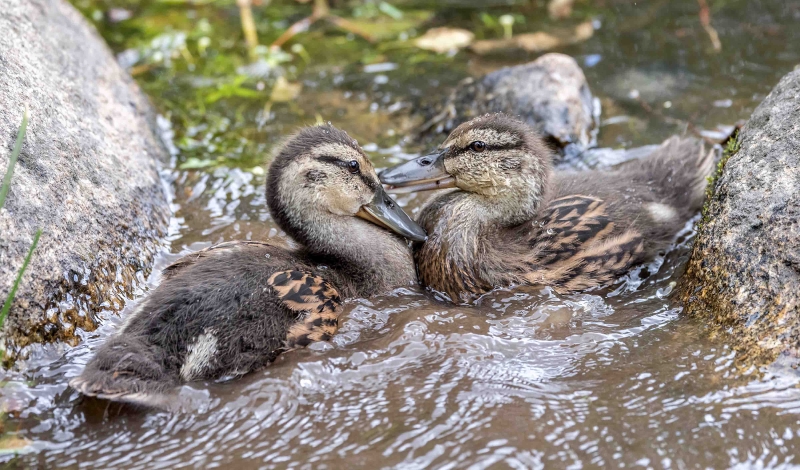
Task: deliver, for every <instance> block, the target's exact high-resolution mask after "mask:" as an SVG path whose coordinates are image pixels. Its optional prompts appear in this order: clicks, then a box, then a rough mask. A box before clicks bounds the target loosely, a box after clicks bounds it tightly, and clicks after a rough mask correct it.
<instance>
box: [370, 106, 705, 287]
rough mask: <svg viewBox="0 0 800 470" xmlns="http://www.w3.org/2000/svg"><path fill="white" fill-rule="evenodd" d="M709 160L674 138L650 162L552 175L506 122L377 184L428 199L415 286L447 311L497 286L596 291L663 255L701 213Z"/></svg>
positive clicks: (694, 144) (473, 131)
mask: <svg viewBox="0 0 800 470" xmlns="http://www.w3.org/2000/svg"><path fill="white" fill-rule="evenodd" d="M713 164H714V159H713V152H712V153H706V152H705V150H704V148H703V144H702V142H701V141H699V140H697V139H693V138H678V137H673V138H671V139H669V140H667V141H666V142H664V143H663V144H662V145H661V146H660V147H659V148H658V149H657V150H655V151H654V152H653V153H652V154H651V155H649V156H648V157H646V158H644V159H641V160H636V161H631V162H627V163H625V164H622V165H620V166H618V167H616V168H614V169H611V170H607V171H600V170H594V171H582V172H559V173H554V172H553V169H552V151H551V150H550V149H549V148H548V147H547V145H546V144H545V143H544V141H543V140H542V138H541V137H540V136H539V135H538V134H537V133H536V131H535V130H534V129H533V128H531V127H530V126H528V125H527V124H525V123H523V122H521V121H518V120H516V119H514V118H512V117H509V116H507V115H503V114H494V115H486V116H483V117H479V118H475V119H473V120H471V121H469V122H466V123H464V124H461V125H460V126H459V127H458V128H456V129H455V130H454V131H453V132H452V133H451V134H450V135H449V136H448V137H447V139H446V140H445V141H444V143H443V144H442V145H441V146H440V147H439V149H438V150H436V151H435V152H433V153H431V154H429V155H424V156H422V157H419V158H417V159H415V160H412V161H409V162H406V163H403V164H401V165H398V166H396V167H393V168H390V169H388V170H386V171H384V172H382V173H381V175H380V177H381V181H382V182H383V183H385V184H388V185H393V186H395V187H405V188H406V190H429V189H443V188H457V189H455V190H450V191H447V192H445V193H443V194H440V195H436V196H434V197H433V198H432V199H431V200H430V201H428V203H427V205H426V206H425V207H423V208H422V210H421V212H420V215H419V217H418V222H419V223H420V225H422V227H423V228H424V229H425V230H426V231H427V232H428V240H427V241H426V242H424V243H416V244H415V247H414V257H415V260H416V263H417V269H418V273H419V276H420V280H421V281H422V283H423V284H425V285H426V286H428V287H431V288H433V289H435V290H437V291H440V292H444V293H446V294H448V296H449V297H450V298H451V299H452V300H454V301H468V300H471V299H472V298H473V297H474V296H475V295H480V294H483V293H485V292H487V291H489V290H491V289H492V288H494V287H498V286H508V285H512V284H533V285H548V286H552V287H553V288H554V289H555V290H557V291H559V292H575V291H582V290H585V289H589V288H592V287H598V286H604V285H608V284H610V283H611V282H612V281H614V280H615V279H617V278H618V277H620V276H621V275H623V274H625V273H626V272H627V271H628V270H629V269H630V268H631V267H632V266H633V265H635V264H638V263H641V262H643V261H645V260H647V259H648V258H650V257H652V256H654V254H655V253H656V252H657V251H659V250H663V249H665V248H666V247H668V245H669V243H670V242H671V240H672V239H673V237H674V236H675V234H676V233H677V232H678V231H679V230H680V229H681V228H682V227H683V226H684V225H685V224H686V222H687V221H688V220H689V219H690V218H691V217H692V216H693V215H694V214H696V213H697V211H698V210H699V209H700V207H701V205H702V203H703V198H704V190H705V185H706V179H705V177H706V176H707V175H709V174H710V173H711V170H712V168H713Z"/></svg>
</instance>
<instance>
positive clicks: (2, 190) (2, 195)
mask: <svg viewBox="0 0 800 470" xmlns="http://www.w3.org/2000/svg"><path fill="white" fill-rule="evenodd" d="M27 130H28V110H27V109H26V110H25V113H24V114H23V115H22V124H20V126H19V131H17V141H16V142H15V143H14V150H12V151H11V158H9V159H8V169H7V170H6V174H5V176H4V177H3V185H2V186H1V187H0V209H2V208H3V204H5V202H6V195H7V194H8V190H9V189H10V188H11V176H12V175H13V174H14V166H16V164H17V158H19V153H20V152H21V151H22V142H23V141H24V140H25V133H26V132H27ZM0 325H2V323H0Z"/></svg>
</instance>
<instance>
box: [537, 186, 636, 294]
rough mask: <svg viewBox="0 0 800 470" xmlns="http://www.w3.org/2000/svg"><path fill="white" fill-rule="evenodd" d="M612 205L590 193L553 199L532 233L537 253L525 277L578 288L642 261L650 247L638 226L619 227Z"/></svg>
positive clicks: (605, 279) (564, 288)
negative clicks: (643, 239) (612, 215)
mask: <svg viewBox="0 0 800 470" xmlns="http://www.w3.org/2000/svg"><path fill="white" fill-rule="evenodd" d="M606 209H607V207H606V204H605V203H604V202H603V201H602V200H600V199H598V198H594V197H590V196H582V195H571V196H566V197H563V198H559V199H556V200H554V201H552V202H551V203H550V204H549V205H548V206H547V208H546V209H545V212H544V214H543V217H542V218H541V219H540V220H539V221H538V225H539V230H536V231H535V232H534V235H533V237H532V238H531V241H530V246H531V253H532V255H533V259H532V260H531V261H530V262H529V263H528V265H529V266H530V271H528V272H526V273H525V274H524V276H523V277H524V278H525V280H526V281H528V282H530V283H532V284H546V285H550V286H553V287H554V288H556V289H557V290H559V291H563V292H568V291H578V290H583V289H588V288H590V287H595V286H600V285H604V284H607V283H608V282H610V281H613V280H614V279H616V278H617V277H618V276H620V275H622V274H623V273H624V272H626V271H627V270H628V269H630V267H631V266H632V265H633V264H634V263H636V262H638V261H639V258H640V255H641V254H642V252H643V249H644V248H643V241H642V237H641V235H640V234H639V233H638V232H637V231H635V230H632V229H629V230H624V231H620V232H619V233H615V225H614V222H613V221H612V220H611V218H610V217H609V215H608V212H607V210H606Z"/></svg>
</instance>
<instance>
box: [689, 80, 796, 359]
mask: <svg viewBox="0 0 800 470" xmlns="http://www.w3.org/2000/svg"><path fill="white" fill-rule="evenodd" d="M739 143H740V148H739V150H738V152H736V153H735V154H734V155H732V156H731V157H730V158H729V159H728V161H727V163H726V164H725V166H724V170H723V171H722V174H721V176H720V178H719V180H718V183H717V186H716V191H715V192H714V195H713V197H712V198H711V199H710V201H708V203H707V207H706V213H705V216H704V221H703V222H702V227H701V228H700V230H699V234H698V237H697V241H696V242H695V246H694V251H693V252H692V256H691V260H690V262H689V265H688V268H687V272H686V276H685V279H684V281H685V284H684V286H683V287H682V297H683V299H684V301H685V305H686V310H687V311H688V312H689V313H690V314H693V315H697V316H702V317H703V318H706V319H708V320H710V322H711V323H712V324H714V325H718V326H719V327H721V328H722V329H724V330H725V331H726V332H729V333H730V335H731V337H732V338H734V339H735V340H736V343H737V346H738V348H739V349H741V350H742V351H745V352H746V355H745V356H744V357H746V358H751V359H753V360H758V361H764V360H766V361H772V360H773V359H775V358H777V357H779V356H781V355H782V356H783V357H784V358H785V359H787V360H788V362H790V363H795V364H796V363H797V362H796V359H797V358H798V356H800V70H796V71H794V72H792V73H790V74H789V75H787V76H786V77H784V78H783V79H782V80H781V82H780V83H779V84H778V85H777V86H776V87H775V89H774V90H772V92H771V93H770V94H769V96H767V98H766V99H765V100H764V102H763V103H761V105H759V106H758V108H757V109H756V110H755V112H754V113H753V115H752V116H751V117H750V120H749V121H748V122H747V124H746V125H745V126H744V128H743V129H742V131H741V133H740V136H739Z"/></svg>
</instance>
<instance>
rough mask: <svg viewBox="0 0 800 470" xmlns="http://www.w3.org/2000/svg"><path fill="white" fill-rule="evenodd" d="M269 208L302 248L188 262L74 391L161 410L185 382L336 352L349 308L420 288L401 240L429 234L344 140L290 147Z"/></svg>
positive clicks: (276, 168)
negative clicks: (325, 346)
mask: <svg viewBox="0 0 800 470" xmlns="http://www.w3.org/2000/svg"><path fill="white" fill-rule="evenodd" d="M267 202H268V205H269V210H270V213H271V214H272V216H273V218H274V219H275V221H276V222H277V223H278V225H279V226H280V227H281V228H282V229H283V230H285V231H286V233H287V234H289V235H290V236H291V237H292V238H293V239H294V240H296V241H297V242H298V243H300V244H301V245H302V247H301V248H299V249H297V250H293V251H290V250H287V249H285V248H281V247H278V246H274V245H272V244H269V243H261V242H229V243H222V244H220V245H216V246H213V247H210V248H208V249H205V250H202V251H199V252H197V253H193V254H191V255H188V256H185V257H183V258H182V259H180V260H179V261H177V262H176V263H174V264H172V265H171V266H169V267H167V268H166V269H165V270H164V276H163V280H162V281H161V284H160V285H159V286H158V287H157V288H156V289H155V290H154V291H153V292H152V293H151V294H150V295H149V296H148V297H147V298H146V299H145V300H144V301H143V302H142V304H141V305H140V306H139V307H138V308H137V309H136V310H135V311H134V312H133V313H131V315H130V316H129V317H128V318H127V319H126V321H125V323H124V326H122V328H121V329H120V331H119V332H118V333H117V334H116V335H114V336H113V337H111V338H109V339H108V341H106V342H105V344H103V345H102V346H101V347H100V348H99V349H98V350H97V354H96V355H95V357H94V358H93V359H92V360H91V361H90V362H89V363H88V364H87V365H86V368H85V369H84V370H83V372H82V373H81V375H80V376H78V377H77V378H75V379H73V380H72V381H71V382H70V385H71V386H72V387H73V388H74V389H76V390H78V391H79V392H81V393H83V394H84V395H88V396H95V397H100V398H105V399H110V400H119V401H128V402H134V403H142V404H149V405H152V404H156V403H159V399H160V398H163V392H166V391H168V390H169V389H171V388H172V387H175V386H176V385H179V384H180V383H182V382H189V381H194V380H202V379H215V378H220V377H225V376H234V375H239V374H244V373H247V372H250V371H252V370H254V369H257V368H260V367H262V366H264V365H266V364H268V363H270V362H271V361H273V360H274V359H275V358H276V357H277V356H278V355H279V354H280V353H281V352H283V351H285V350H287V349H291V348H295V347H302V346H306V345H308V344H309V343H311V342H313V341H327V340H329V339H330V338H331V336H332V335H333V334H334V333H335V332H336V331H337V329H338V317H339V314H340V313H341V303H342V298H346V297H354V296H359V297H365V296H370V295H373V294H377V293H380V292H385V291H388V290H390V289H392V288H394V287H397V286H406V285H413V284H416V283H417V277H416V273H415V270H414V264H413V258H412V256H411V250H410V248H409V246H408V243H407V242H406V240H404V238H403V237H405V238H408V239H411V240H417V241H420V240H424V239H425V232H424V231H423V230H422V229H421V228H420V227H419V225H417V224H416V223H414V222H413V221H412V220H411V219H410V218H409V217H408V216H407V215H406V214H405V213H404V212H403V211H402V209H400V207H399V206H397V205H396V204H395V202H394V201H393V200H392V199H391V198H389V197H388V196H387V195H386V193H385V192H384V190H383V187H382V186H381V184H380V182H379V180H378V176H377V174H376V173H375V169H374V168H373V166H372V164H371V163H370V161H369V159H368V158H367V156H366V155H365V154H364V152H363V151H362V150H361V148H360V147H359V146H358V144H357V143H356V142H355V141H354V140H353V139H352V138H350V137H348V136H347V134H346V133H344V132H342V131H340V130H338V129H336V128H334V127H332V126H330V125H327V126H318V127H309V128H305V129H303V130H301V131H300V132H299V133H298V134H296V135H295V136H294V137H293V138H291V139H290V140H288V142H287V143H286V144H285V145H284V146H283V147H282V149H281V150H280V151H279V152H278V153H277V155H276V157H275V159H274V160H273V162H272V163H271V165H270V167H269V174H268V177H267ZM365 219H366V220H365ZM387 229H388V230H387ZM392 232H394V233H392Z"/></svg>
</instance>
